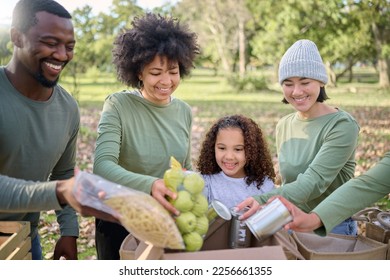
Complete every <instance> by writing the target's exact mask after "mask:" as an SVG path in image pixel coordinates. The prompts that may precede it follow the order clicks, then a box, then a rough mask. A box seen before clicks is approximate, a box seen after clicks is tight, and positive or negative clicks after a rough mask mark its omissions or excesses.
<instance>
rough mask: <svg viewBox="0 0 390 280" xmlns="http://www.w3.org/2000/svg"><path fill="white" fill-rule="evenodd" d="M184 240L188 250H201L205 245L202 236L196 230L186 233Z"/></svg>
mask: <svg viewBox="0 0 390 280" xmlns="http://www.w3.org/2000/svg"><path fill="white" fill-rule="evenodd" d="M183 241H184V244H185V245H186V251H188V252H195V251H199V250H200V249H201V248H202V246H203V238H202V236H201V235H200V234H199V233H197V232H195V231H193V232H190V233H186V234H184V235H183Z"/></svg>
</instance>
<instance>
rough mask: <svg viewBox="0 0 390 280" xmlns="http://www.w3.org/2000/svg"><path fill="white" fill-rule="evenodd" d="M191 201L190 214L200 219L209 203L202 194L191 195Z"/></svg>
mask: <svg viewBox="0 0 390 280" xmlns="http://www.w3.org/2000/svg"><path fill="white" fill-rule="evenodd" d="M192 199H193V201H194V207H192V210H191V212H192V213H194V214H195V216H197V217H200V216H202V215H204V214H205V213H207V210H208V209H209V203H208V201H207V198H206V197H205V196H204V194H203V193H198V194H195V195H193V196H192Z"/></svg>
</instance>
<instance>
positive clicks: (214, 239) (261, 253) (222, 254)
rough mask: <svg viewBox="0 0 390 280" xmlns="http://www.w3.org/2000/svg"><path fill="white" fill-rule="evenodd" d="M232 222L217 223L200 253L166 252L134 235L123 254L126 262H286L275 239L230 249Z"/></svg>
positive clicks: (221, 221)
mask: <svg viewBox="0 0 390 280" xmlns="http://www.w3.org/2000/svg"><path fill="white" fill-rule="evenodd" d="M229 231H230V221H225V220H223V219H217V220H216V221H214V223H212V225H211V226H210V228H209V231H208V233H207V235H206V236H205V238H204V244H203V247H202V249H201V250H200V251H198V252H182V251H173V250H166V249H165V250H164V249H163V248H159V247H155V246H153V245H151V244H147V243H145V242H137V241H136V240H135V239H134V237H132V236H131V235H129V236H127V237H126V239H125V240H124V241H123V243H122V246H121V248H120V251H119V254H120V257H121V259H122V260H124V259H133V260H158V259H163V260H237V259H239V260H286V259H287V257H286V254H285V252H284V250H283V247H282V246H280V245H278V244H277V243H276V242H275V241H274V240H273V239H272V238H270V239H269V240H266V241H265V242H259V241H258V240H257V239H256V238H254V237H252V239H251V240H252V243H251V247H249V248H240V249H230V248H229V244H228V242H229Z"/></svg>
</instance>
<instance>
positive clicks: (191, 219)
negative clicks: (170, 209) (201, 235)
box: [175, 212, 197, 234]
mask: <svg viewBox="0 0 390 280" xmlns="http://www.w3.org/2000/svg"><path fill="white" fill-rule="evenodd" d="M175 222H176V225H177V228H178V229H179V231H180V232H181V233H182V234H185V233H188V232H191V231H193V230H194V229H195V227H196V223H197V222H196V216H195V215H194V214H192V213H191V212H184V213H181V214H180V215H179V216H177V217H176V220H175Z"/></svg>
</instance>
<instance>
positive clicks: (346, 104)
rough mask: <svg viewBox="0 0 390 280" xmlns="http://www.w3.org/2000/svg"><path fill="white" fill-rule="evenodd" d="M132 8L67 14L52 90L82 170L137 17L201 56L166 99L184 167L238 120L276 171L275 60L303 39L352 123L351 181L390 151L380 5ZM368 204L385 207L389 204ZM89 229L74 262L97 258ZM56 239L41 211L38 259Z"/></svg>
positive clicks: (325, 1)
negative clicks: (248, 126)
mask: <svg viewBox="0 0 390 280" xmlns="http://www.w3.org/2000/svg"><path fill="white" fill-rule="evenodd" d="M6 1H7V0H6ZM138 2H141V3H142V1H138ZM138 2H137V1H131V0H127V1H126V0H112V2H111V5H110V6H109V8H108V9H107V10H105V11H100V12H98V13H96V12H95V11H94V9H93V1H91V4H87V5H85V6H82V7H78V8H76V9H74V10H73V11H72V12H71V13H72V16H73V23H74V26H75V35H76V40H77V44H76V48H75V56H74V59H73V60H72V62H70V63H69V65H68V66H67V67H66V68H65V70H64V72H63V74H62V76H61V80H60V84H61V85H62V86H63V87H64V88H65V89H67V90H68V91H69V92H70V93H71V94H72V95H73V96H74V97H75V98H76V100H77V101H78V103H79V105H80V111H81V128H80V133H79V139H78V154H77V166H78V167H79V168H80V169H81V170H86V171H89V172H91V171H92V165H93V152H94V148H95V140H96V137H97V132H96V131H97V125H98V121H99V118H100V112H101V110H102V105H103V102H104V99H105V97H106V96H107V95H108V94H110V93H113V92H115V91H119V90H123V89H126V86H124V85H121V84H120V83H119V82H118V81H117V80H116V75H115V69H114V67H113V65H112V63H111V49H112V43H113V40H114V38H115V36H116V35H117V34H119V33H120V32H121V31H122V30H123V29H124V28H126V27H129V26H130V24H131V21H132V20H133V18H134V17H135V16H139V15H142V14H143V13H145V12H146V11H152V12H154V13H160V14H161V15H172V16H174V17H177V18H178V19H180V21H181V22H182V23H186V24H188V25H189V27H190V28H191V29H192V30H193V31H194V32H196V33H197V34H198V40H199V44H200V47H201V54H200V56H199V58H198V60H197V61H196V68H195V69H194V71H193V72H192V75H191V76H190V77H188V78H186V79H184V80H182V84H181V85H180V87H179V88H178V90H177V91H176V92H175V94H174V95H175V97H177V98H180V99H182V100H184V101H186V102H187V103H188V104H189V105H190V106H191V107H192V109H193V115H194V126H193V134H192V145H193V147H192V148H193V151H192V153H193V154H192V158H193V160H196V158H197V155H198V151H199V147H200V143H201V141H202V139H203V137H204V133H205V131H207V129H208V128H209V126H210V124H211V123H212V122H213V121H215V120H216V119H217V118H219V117H221V116H223V115H227V114H236V113H241V114H245V115H246V116H248V117H251V118H253V119H254V120H255V121H256V122H257V123H258V124H259V125H260V127H261V128H262V130H263V131H264V134H265V135H266V136H267V140H268V143H269V145H270V149H271V152H272V155H273V160H274V163H275V169H276V170H277V155H276V149H275V138H274V130H275V125H276V122H277V121H278V119H279V118H281V117H282V116H284V115H285V114H287V113H289V112H292V111H293V109H292V108H291V106H289V105H286V104H283V103H282V102H281V100H282V93H281V88H280V85H279V84H278V83H277V69H278V63H279V60H280V58H281V56H282V55H283V53H284V52H285V50H286V49H287V48H288V47H289V46H290V45H291V44H292V43H294V42H295V41H296V40H298V39H302V38H306V39H310V40H313V41H314V42H316V44H317V46H318V48H319V50H320V53H321V55H322V57H323V59H324V63H325V64H326V66H327V71H328V74H329V84H328V85H327V87H326V90H327V94H328V95H329V97H330V100H328V101H327V103H328V104H331V105H334V106H337V107H338V108H341V109H343V110H346V111H348V112H349V113H351V114H352V115H353V116H354V117H355V118H356V120H357V121H358V123H359V125H360V128H361V129H360V135H359V143H358V147H357V152H356V160H357V167H356V173H355V175H356V176H358V175H360V174H362V173H364V172H365V171H366V170H367V169H369V168H370V167H372V166H373V165H374V164H375V163H377V162H378V161H379V160H380V159H381V158H382V157H383V155H384V154H385V153H386V152H387V151H389V150H390V125H389V124H390V1H389V0H373V1H369V0H363V1H351V0H284V1H268V0H196V1H193V0H181V1H173V2H169V1H168V2H165V4H163V5H162V6H159V7H154V8H152V9H151V8H144V7H142V5H139V4H137V3H138ZM11 54H12V46H11V43H10V42H9V26H8V25H6V24H2V25H1V24H0V64H1V65H5V64H6V63H7V62H8V60H9V59H10V57H11ZM375 205H376V206H378V207H381V208H384V209H390V200H389V197H388V196H386V197H384V198H383V199H381V200H380V201H378V202H377V203H376V204H375ZM94 230H95V229H94V219H93V218H84V217H80V238H79V239H78V247H79V258H80V259H95V258H96V251H95V244H94ZM362 230H364V229H362ZM58 232H59V230H58V225H57V223H56V222H55V215H54V213H53V212H52V211H49V212H44V213H43V215H42V217H41V223H40V233H41V235H42V239H43V244H44V255H45V259H50V258H52V254H53V248H54V244H55V242H56V240H57V238H58Z"/></svg>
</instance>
